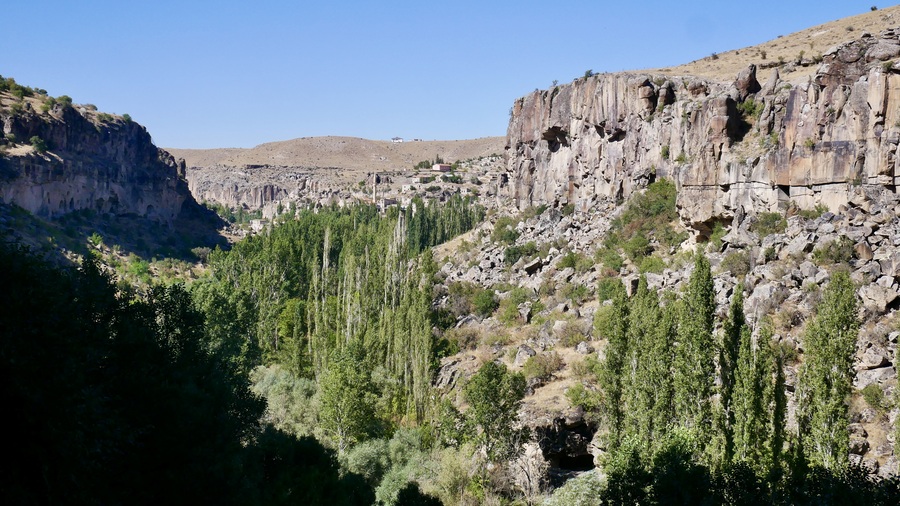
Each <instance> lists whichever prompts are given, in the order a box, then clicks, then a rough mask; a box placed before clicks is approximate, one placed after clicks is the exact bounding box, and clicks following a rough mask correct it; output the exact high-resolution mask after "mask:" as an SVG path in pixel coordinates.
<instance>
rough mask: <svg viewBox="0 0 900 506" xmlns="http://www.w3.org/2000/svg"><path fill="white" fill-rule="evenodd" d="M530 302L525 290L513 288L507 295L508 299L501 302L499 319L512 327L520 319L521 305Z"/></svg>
mask: <svg viewBox="0 0 900 506" xmlns="http://www.w3.org/2000/svg"><path fill="white" fill-rule="evenodd" d="M527 301H528V292H527V291H525V289H524V288H519V287H516V288H513V289H512V290H510V291H509V293H508V294H507V295H506V298H504V299H503V300H501V301H500V304H499V308H498V309H499V311H498V312H497V313H498V314H497V318H498V319H499V320H500V321H501V322H503V323H505V324H507V325H511V324H513V323H515V322H516V321H517V320H518V319H519V305H520V304H523V303H525V302H527Z"/></svg>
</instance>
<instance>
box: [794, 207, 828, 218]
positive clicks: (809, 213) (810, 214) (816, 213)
mask: <svg viewBox="0 0 900 506" xmlns="http://www.w3.org/2000/svg"><path fill="white" fill-rule="evenodd" d="M825 211H828V208H827V207H825V206H824V205H822V204H816V207H814V208H812V209H801V210H800V216H802V217H804V218H806V219H807V220H815V219H817V218H819V217H820V216H822V215H823V214H825Z"/></svg>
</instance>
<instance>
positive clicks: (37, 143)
mask: <svg viewBox="0 0 900 506" xmlns="http://www.w3.org/2000/svg"><path fill="white" fill-rule="evenodd" d="M28 141H29V142H31V147H33V148H34V150H35V151H36V152H38V153H44V152H46V151H47V142H46V141H44V139H41V138H40V137H38V136H37V135H35V136H33V137H32V138H31V139H28Z"/></svg>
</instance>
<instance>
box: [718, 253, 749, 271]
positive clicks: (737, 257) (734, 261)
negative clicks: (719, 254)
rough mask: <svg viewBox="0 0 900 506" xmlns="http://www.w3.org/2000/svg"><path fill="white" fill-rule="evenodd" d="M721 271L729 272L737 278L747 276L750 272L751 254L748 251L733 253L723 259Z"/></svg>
mask: <svg viewBox="0 0 900 506" xmlns="http://www.w3.org/2000/svg"><path fill="white" fill-rule="evenodd" d="M719 271H720V272H725V271H728V272H730V273H731V275H732V276H736V277H739V276H744V275H746V274H747V273H748V272H750V254H749V253H747V252H746V251H732V252H731V253H729V254H727V255H725V258H723V259H722V264H721V265H720V266H719Z"/></svg>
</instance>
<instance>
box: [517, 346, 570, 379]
mask: <svg viewBox="0 0 900 506" xmlns="http://www.w3.org/2000/svg"><path fill="white" fill-rule="evenodd" d="M562 366H563V361H562V358H560V356H559V353H556V352H555V351H548V352H544V353H538V354H537V355H534V356H533V357H529V358H528V360H527V361H525V365H524V366H522V373H523V374H524V375H525V378H526V379H534V378H538V379H541V380H548V379H550V377H551V376H552V375H553V373H555V372H556V371H558V370H560V369H562Z"/></svg>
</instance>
